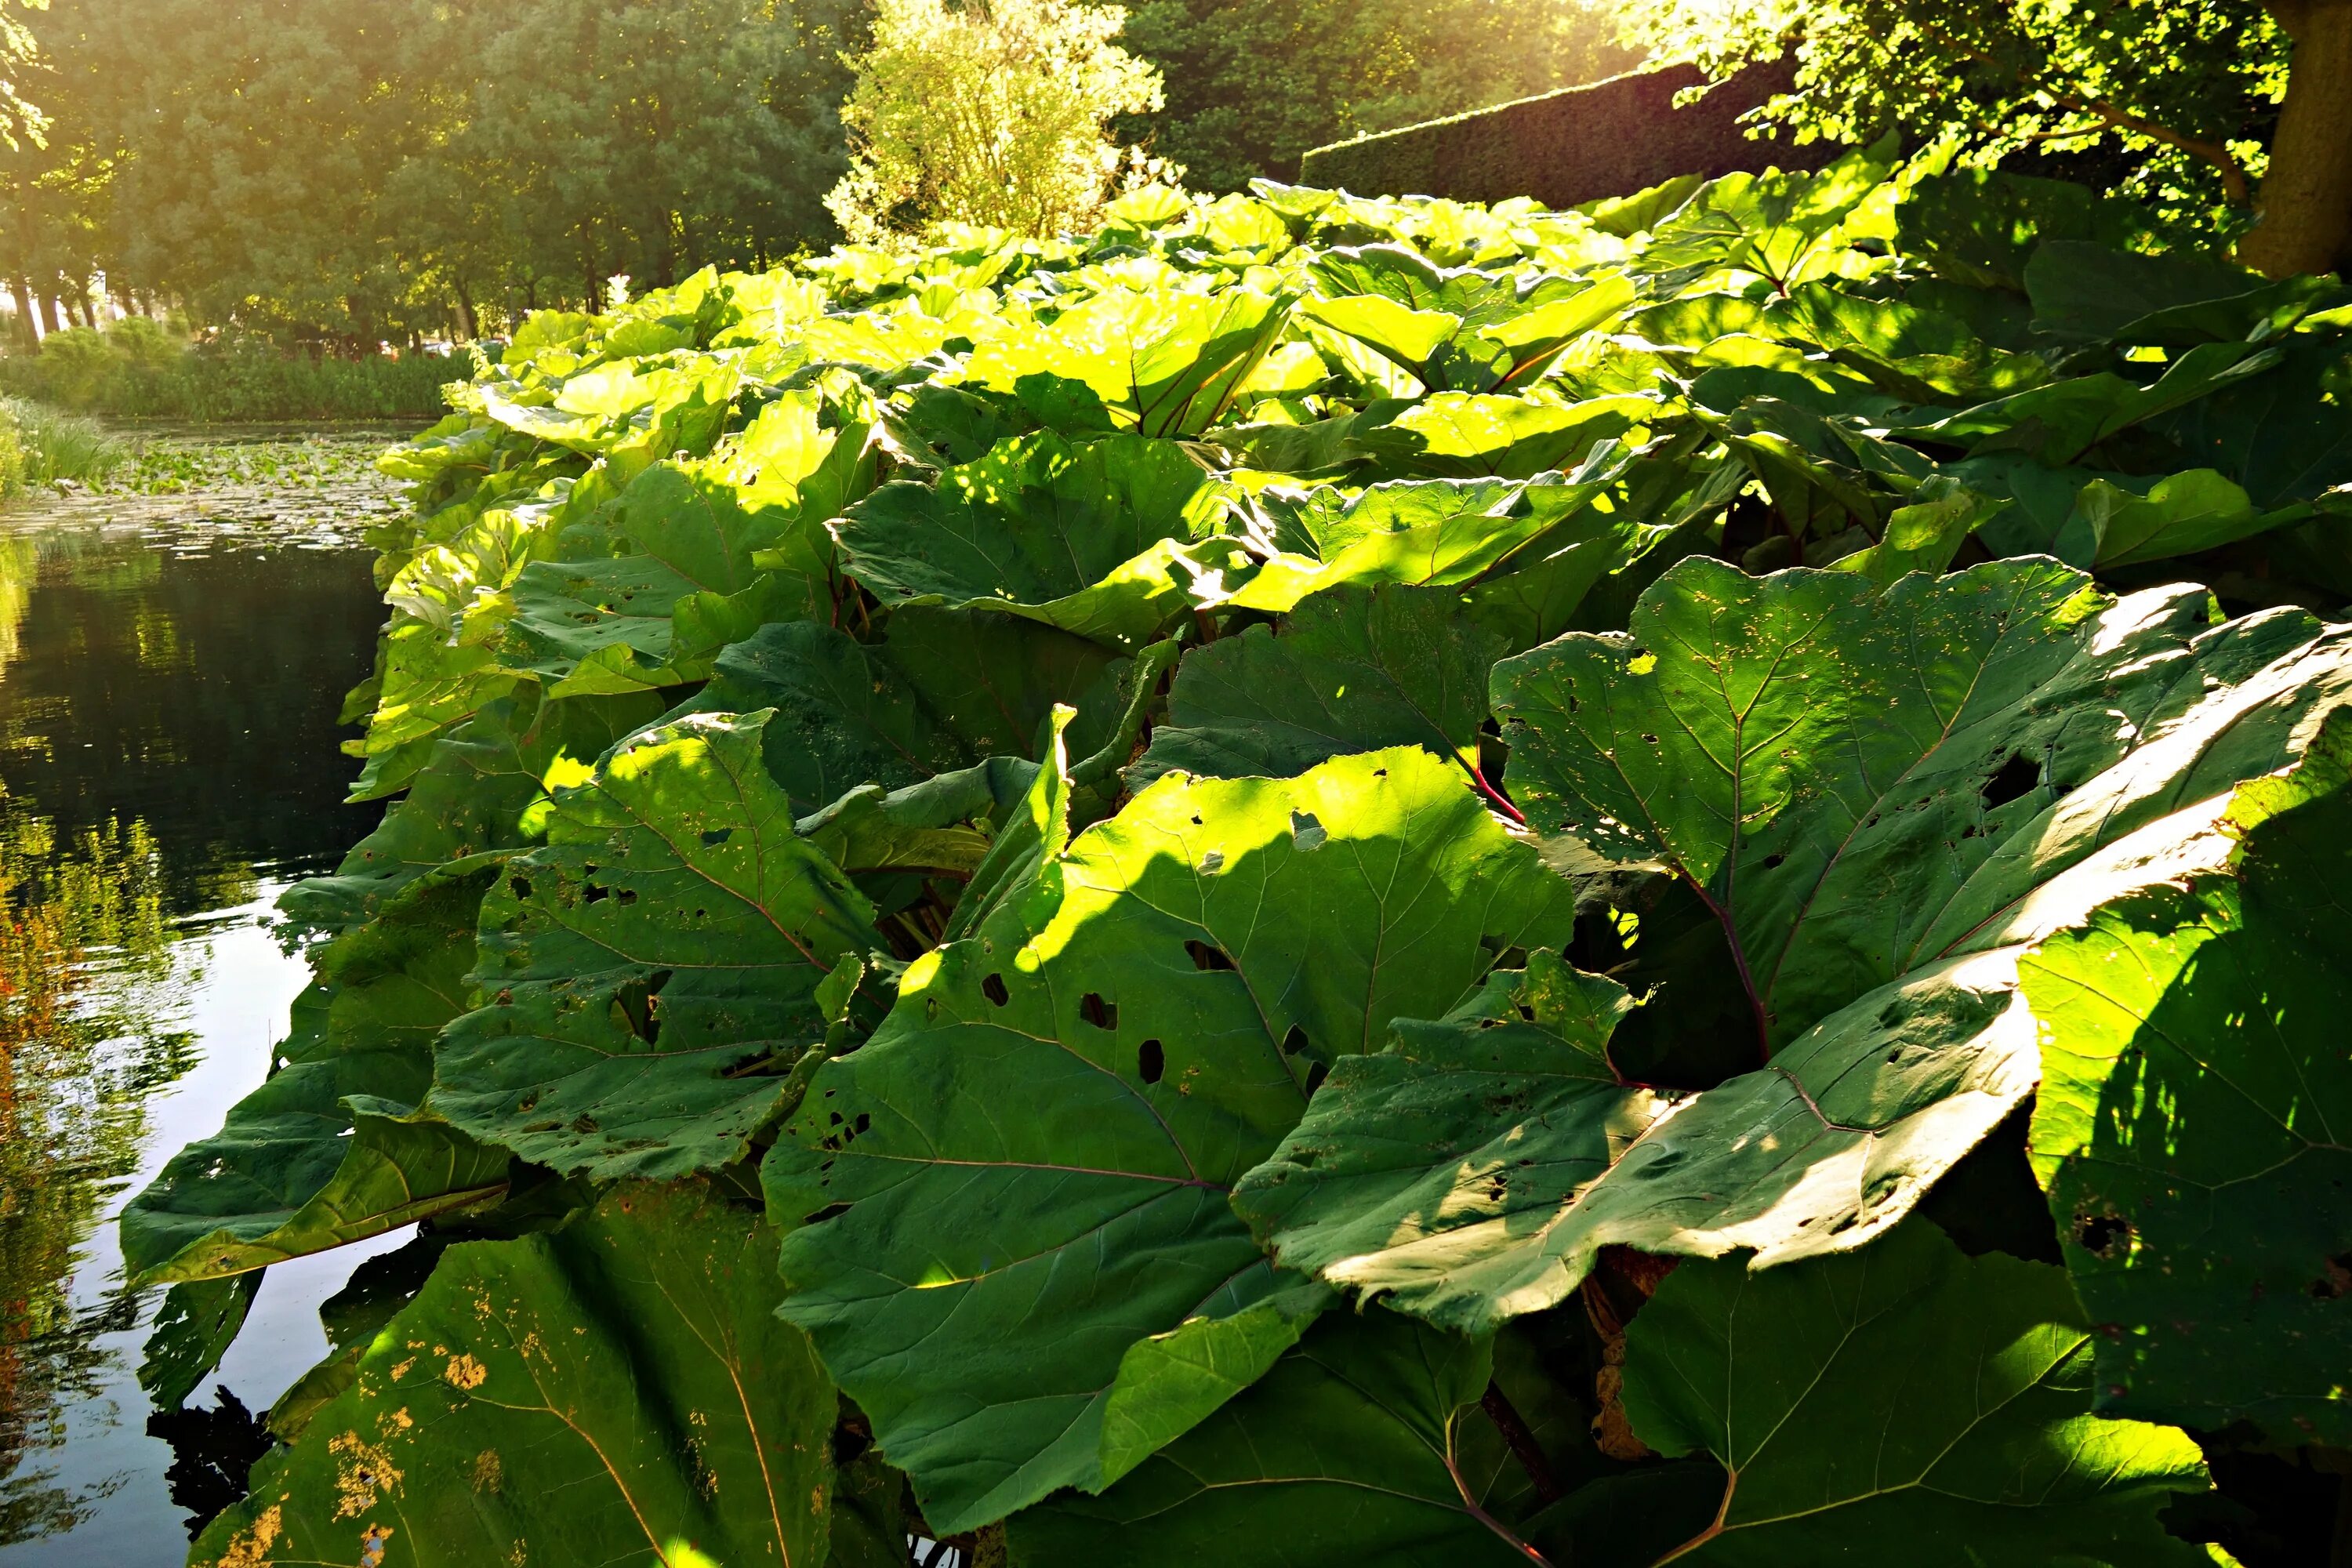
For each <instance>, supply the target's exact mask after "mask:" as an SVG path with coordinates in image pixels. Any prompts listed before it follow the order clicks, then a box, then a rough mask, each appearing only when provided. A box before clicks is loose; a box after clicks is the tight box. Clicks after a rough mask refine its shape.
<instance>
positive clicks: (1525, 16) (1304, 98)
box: [1118, 0, 1641, 191]
mask: <svg viewBox="0 0 2352 1568" xmlns="http://www.w3.org/2000/svg"><path fill="white" fill-rule="evenodd" d="M1611 31H1612V29H1611V25H1610V23H1609V21H1608V19H1607V17H1606V16H1605V14H1604V13H1603V12H1601V10H1600V9H1599V8H1597V7H1596V6H1593V5H1589V4H1587V3H1586V0H1292V3H1290V4H1285V5H1266V4H1264V3H1263V0H1141V3H1140V4H1139V5H1136V6H1135V8H1134V10H1133V12H1132V14H1131V15H1130V16H1129V19H1128V24H1127V31H1126V32H1125V33H1124V34H1123V35H1122V37H1121V42H1123V43H1124V44H1125V45H1126V46H1127V47H1129V48H1130V49H1132V50H1134V51H1135V52H1136V53H1137V54H1139V55H1141V56H1142V57H1143V58H1145V59H1148V60H1150V62H1151V63H1152V64H1153V65H1155V66H1157V67H1158V68H1160V74H1161V75H1162V76H1163V77H1164V78H1165V79H1166V80H1167V83H1168V104H1167V110H1166V112H1165V113H1163V114H1159V115H1154V116H1152V117H1150V119H1149V120H1145V119H1143V118H1141V117H1129V119H1128V120H1126V121H1122V122H1121V123H1120V125H1119V126H1118V132H1119V133H1120V134H1122V135H1125V136H1128V137H1130V138H1133V139H1136V140H1141V139H1143V138H1144V136H1145V135H1146V134H1147V133H1148V134H1149V135H1150V144H1151V149H1152V151H1153V152H1155V153H1160V154H1163V155H1165V156H1167V157H1169V158H1171V159H1173V160H1175V161H1176V162H1178V163H1182V164H1183V165H1184V166H1185V168H1186V169H1187V171H1188V174H1187V176H1186V177H1187V182H1188V183H1189V184H1192V185H1194V186H1197V187H1198V188H1200V189H1202V190H1209V191H1230V190H1239V189H1241V188H1243V187H1244V185H1246V184H1248V182H1249V181H1250V179H1251V178H1252V177H1253V176H1255V175H1261V174H1262V175H1266V176H1269V177H1271V178H1275V179H1282V180H1288V179H1292V178H1295V177H1296V176H1297V173H1298V159H1299V155H1300V154H1301V153H1305V152H1307V150H1308V149H1309V148H1312V147H1319V146H1321V145H1323V144H1324V143H1326V142H1337V141H1341V140H1344V139H1345V138H1347V137H1349V136H1356V135H1360V134H1362V133H1364V132H1373V131H1391V130H1394V129H1396V128H1397V127H1398V126H1401V125H1410V124H1412V123H1413V122H1415V121H1422V120H1431V119H1435V118H1438V117H1440V116H1443V115H1448V114H1459V113H1462V112H1464V111H1465V110H1473V109H1484V108H1487V107H1489V106H1491V105H1494V104H1497V103H1507V102H1508V101H1510V100H1512V99H1515V98H1524V97H1527V96H1528V95H1529V94H1531V93H1538V92H1544V91H1548V90H1549V89H1553V88H1558V87H1570V86H1574V85H1576V84H1577V83H1580V82H1586V81H1598V80H1600V79H1602V78H1604V77H1608V76H1612V75H1614V74H1615V73H1617V72H1619V71H1622V70H1627V69H1631V68H1633V66H1635V65H1636V64H1638V63H1639V61H1640V59H1641V56H1640V55H1639V54H1638V53H1635V52H1633V51H1631V50H1627V49H1623V48H1621V47H1617V46H1616V44H1615V43H1614V41H1613V39H1612V37H1611Z"/></svg>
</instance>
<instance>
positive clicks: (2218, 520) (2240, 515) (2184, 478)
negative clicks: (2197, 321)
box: [2051, 468, 2311, 566]
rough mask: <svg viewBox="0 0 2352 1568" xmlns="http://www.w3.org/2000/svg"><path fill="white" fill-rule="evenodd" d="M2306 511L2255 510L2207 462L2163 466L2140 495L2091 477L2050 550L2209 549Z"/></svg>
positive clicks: (2065, 554) (2091, 559)
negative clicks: (2176, 468)
mask: <svg viewBox="0 0 2352 1568" xmlns="http://www.w3.org/2000/svg"><path fill="white" fill-rule="evenodd" d="M2310 515H2311V509H2310V508H2309V507H2306V506H2291V507H2282V508H2280V509H2279V510H2276V511H2270V512H2261V511H2257V510H2254V506H2253V502H2252V500H2249V499H2248V498H2247V495H2246V492H2245V491H2244V489H2242V488H2240V487H2239V486H2237V485H2234V484H2231V482H2230V481H2229V480H2228V479H2223V478H2222V477H2221V475H2220V474H2217V473H2215V472H2214V471H2213V470H2212V469H2210V468H2191V469H2189V470H2188V471H2187V472H2185V473H2179V474H2168V475H2166V476H2165V477H2164V478H2162V479H2158V480H2157V481H2156V482H2155V483H2154V484H2152V485H2149V486H2148V487H2147V493H2146V494H2144V495H2143V494H2138V493H2136V491H2135V489H2125V488H2124V487H2123V486H2122V485H2119V484H2116V483H2114V482H2112V481H2109V480H2106V479H2093V480H2091V481H2090V482H2089V483H2088V484H2086V485H2084V487H2083V489H2082V490H2081V491H2080V492H2079V493H2078V494H2077V495H2076V496H2075V498H2074V515H2073V516H2071V517H2070V518H2068V519H2067V521H2066V525H2065V526H2064V527H2063V528H2062V529H2060V530H2059V532H2058V537H2057V539H2056V540H2055V541H2054V542H2053V545H2052V548H2051V553H2052V554H2053V555H2056V556H2057V557H2058V558H2059V559H2060V560H2062V561H2070V562H2074V563H2076V564H2079V565H2095V566H2130V565H2137V563H2141V562H2144V561H2164V560H2168V559H2170V558H2171V557H2173V556H2176V555H2190V554H2194V553H2195V552H2198V551H2200V550H2212V549H2216V548H2219V547H2220V546H2221V545H2224V544H2230V543H2234V542H2236V541H2238V540H2241V539H2250V538H2252V537H2253V536H2254V535H2255V534H2258V533H2267V532H2269V531H2271V530H2273V529H2274V528H2284V527H2287V526H2288V525H2290V524H2292V523H2297V522H2301V521H2304V520H2305V518H2307V517H2309V516H2310Z"/></svg>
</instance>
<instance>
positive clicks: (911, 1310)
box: [765, 750, 1570, 1531]
mask: <svg viewBox="0 0 2352 1568" xmlns="http://www.w3.org/2000/svg"><path fill="white" fill-rule="evenodd" d="M1039 878H1040V879H1039V884H1038V889H1037V890H1036V891H1034V892H1033V893H1031V894H1030V895H1028V896H1026V897H1024V898H1023V899H1021V900H1017V901H1014V902H1013V903H1009V904H1007V905H1006V906H1005V907H1004V908H1003V909H1002V910H999V912H998V913H997V914H995V915H994V916H992V917H991V918H990V919H989V920H988V921H986V922H985V923H984V924H982V927H981V928H980V931H979V932H978V934H976V935H975V936H973V937H971V938H970V939H968V940H966V941H963V942H956V943H954V944H952V945H950V946H949V947H946V948H944V949H941V950H940V951H939V952H937V953H935V954H933V955H930V956H929V957H926V958H925V959H923V960H921V961H920V962H919V963H917V964H916V965H915V966H914V967H913V968H912V969H910V970H909V971H908V974H907V976H906V979H905V981H904V983H903V984H902V986H901V989H900V992H899V1000H898V1006H897V1008H896V1010H895V1011H894V1012H893V1013H892V1015H891V1016H890V1018H889V1020H888V1021H887V1023H886V1024H885V1025H884V1026H883V1028H882V1029H881V1031H880V1032H879V1033H878V1034H877V1035H876V1037H874V1039H873V1040H872V1041H871V1042H870V1043H869V1044H867V1045H866V1047H864V1048H863V1049H861V1050H859V1051H857V1052H856V1053H855V1054H853V1055H850V1056H847V1057H844V1058H838V1059H836V1060H835V1061H833V1062H831V1063H828V1064H827V1065H826V1066H825V1067H824V1068H823V1069H822V1070H821V1071H819V1073H818V1074H817V1075H816V1077H815V1079H814V1081H813V1084H812V1088H811V1090H810V1095H809V1098H808V1099H807V1100H805V1102H804V1103H803V1109H802V1110H801V1111H800V1113H799V1114H798V1115H797V1116H796V1117H795V1118H794V1119H793V1121H792V1122H791V1123H789V1124H788V1125H787V1127H786V1129H785V1136H784V1137H783V1138H782V1140H781V1141H780V1142H779V1143H778V1145H777V1148H776V1150H775V1152H772V1153H771V1154H770V1155H769V1157H768V1161H767V1164H766V1167H765V1180H766V1183H767V1186H768V1194H769V1201H770V1204H771V1205H772V1207H773V1208H774V1209H775V1211H776V1212H777V1214H778V1215H779V1217H780V1218H783V1219H790V1220H797V1219H800V1218H802V1217H803V1216H808V1215H815V1216H819V1217H820V1218H821V1219H822V1223H818V1224H814V1225H811V1226H809V1227H808V1228H806V1229H803V1230H799V1231H796V1232H794V1233H793V1234H792V1236H791V1237H788V1239H787V1243H786V1249H785V1254H784V1259H783V1268H784V1274H785V1279H786V1280H787V1281H788V1282H789V1284H790V1286H791V1294H790V1297H789V1299H788V1300H787V1301H786V1304H785V1308H784V1310H785V1311H786V1313H787V1314H788V1315H789V1316H790V1317H791V1318H792V1319H793V1321H796V1322H798V1323H801V1324H803V1326H804V1327H806V1328H808V1329H809V1331H811V1332H812V1333H813V1334H814V1336H815V1337H816V1340H817V1342H818V1344H819V1345H820V1347H821V1348H822V1349H823V1350H824V1355H825V1359H826V1363H827V1364H828V1365H830V1366H832V1367H833V1368H834V1370H835V1375H836V1376H838V1377H840V1378H841V1380H842V1384H843V1387H844V1388H845V1390H846V1391H847V1392H848V1393H849V1394H850V1395H851V1397H852V1398H854V1399H856V1401H857V1403H858V1405H859V1407H860V1408H861V1409H863V1410H864V1411H865V1412H866V1415H868V1416H869V1417H870V1418H871V1419H872V1420H873V1423H874V1430H875V1436H876V1438H877V1441H878V1442H879V1443H880V1444H881V1445H882V1447H883V1450H884V1452H885V1453H886V1454H887V1456H888V1457H889V1458H890V1460H891V1462H892V1463H893V1464H896V1465H898V1467H899V1468H903V1469H905V1470H906V1471H908V1474H909V1475H910V1476H911V1477H912V1478H913V1479H914V1483H915V1487H916V1490H917V1494H918V1496H919V1497H920V1499H921V1500H922V1502H923V1508H924V1516H925V1517H926V1518H927V1519H928V1520H929V1521H930V1522H931V1524H932V1525H933V1526H934V1527H935V1528H936V1529H939V1530H942V1531H954V1530H960V1529H963V1528H967V1527H969V1526H971V1525H973V1524H976V1523H981V1522H984V1521H988V1520H991V1519H995V1518H999V1517H1002V1516H1003V1515H1004V1514H1007V1513H1010V1512H1012V1511H1013V1510H1015V1509H1018V1508H1020V1507H1022V1506H1024V1505H1025V1504H1027V1503H1030V1502H1034V1501H1035V1500H1037V1499H1039V1498H1041V1497H1044V1496H1045V1495H1046V1494H1047V1493H1049V1492H1051V1491H1053V1490H1055V1489H1056V1488H1059V1487H1064V1486H1076V1487H1078V1488H1080V1489H1085V1490H1090V1491H1091V1490H1099V1489H1101V1488H1103V1487H1104V1486H1106V1485H1108V1484H1109V1483H1110V1482H1111V1481H1113V1480H1115V1479H1118V1476H1119V1475H1120V1474H1122V1473H1124V1471H1126V1470H1127V1469H1129V1468H1132V1467H1133V1466H1134V1465H1135V1464H1136V1463H1137V1462H1139V1461H1140V1460H1141V1459H1142V1458H1144V1457H1145V1456H1146V1455H1148V1454H1150V1452H1151V1451H1152V1450H1153V1449H1154V1448H1156V1447H1160V1445H1162V1444H1164V1443H1165V1442H1167V1441H1168V1440H1170V1439H1171V1438H1173V1437H1175V1436H1178V1435H1179V1434H1181V1432H1183V1431H1184V1430H1185V1429H1186V1428H1188V1427H1189V1426H1192V1425H1193V1424H1194V1423H1195V1422H1197V1421H1198V1420H1200V1419H1201V1417H1202V1416H1203V1415H1207V1414H1208V1413H1209V1412H1210V1411H1211V1410H1213V1409H1214V1408H1215V1407H1216V1406H1217V1405H1219V1404H1221V1403H1222V1402H1223V1400H1224V1399H1225V1398H1227V1397H1229V1396H1230V1395H1231V1394H1233V1393H1234V1392H1235V1391H1236V1390H1237V1389H1239V1388H1240V1387H1243V1386H1244V1385H1246V1384H1248V1383H1250V1382H1251V1381H1253V1380H1254V1379H1255V1377H1256V1376H1257V1375H1258V1373H1261V1372H1263V1371H1264V1370H1265V1367H1266V1366H1267V1365H1268V1364H1270V1363H1271V1362H1272V1361H1273V1359H1274V1358H1275V1357H1276V1355H1278V1354H1279V1353H1280V1352H1282V1351H1283V1350H1284V1349H1285V1348H1286V1346H1287V1345H1288V1344H1290V1343H1291V1342H1293V1341H1294V1340H1296V1338H1297V1334H1298V1332H1299V1331H1300V1329H1301V1328H1303V1327H1304V1325H1305V1324H1306V1323H1307V1321H1311V1319H1312V1318H1313V1316H1314V1315H1315V1313H1316V1312H1317V1311H1318V1310H1320V1307H1321V1304H1322V1300H1323V1297H1322V1292H1321V1290H1320V1288H1319V1287H1314V1286H1311V1285H1307V1284H1306V1283H1305V1282H1303V1281H1300V1280H1298V1279H1297V1278H1296V1277H1295V1276H1289V1275H1286V1274H1283V1273H1279V1272H1277V1271H1276V1270H1275V1269H1273V1268H1269V1267H1268V1266H1267V1264H1266V1262H1265V1259H1264V1258H1262V1257H1261V1256H1260V1255H1259V1252H1258V1249H1257V1247H1256V1246H1255V1243H1253V1242H1252V1241H1251V1239H1250V1237H1249V1233H1248V1231H1247V1230H1246V1229H1245V1228H1244V1226H1242V1224H1241V1222H1240V1221H1239V1220H1238V1219H1236V1218H1235V1217H1234V1215H1233V1213H1232V1211H1231V1210H1230V1209H1229V1208H1228V1207H1227V1205H1226V1194H1227V1191H1228V1190H1229V1189H1230V1187H1231V1186H1232V1184H1233V1183H1234V1181H1235V1180H1236V1179H1237V1178H1238V1177H1239V1176H1240V1175H1241V1174H1242V1173H1244V1172H1245V1171H1246V1170H1248V1169H1249V1168H1250V1167H1251V1166H1252V1165H1254V1164H1255V1163H1257V1162H1258V1161H1259V1160H1261V1159H1263V1158H1264V1157H1265V1155H1266V1154H1267V1153H1269V1152H1272V1150H1273V1148H1274V1146H1275V1144H1276V1142H1278V1141H1279V1140H1280V1138H1281V1137H1282V1135H1283V1134H1284V1133H1285V1132H1286V1131H1288V1130H1289V1129H1290V1127H1291V1126H1292V1124H1293V1123H1295V1122H1296V1121H1297V1119H1298V1115H1299V1112H1300V1111H1301V1110H1302V1109H1303V1108H1304V1106H1305V1103H1306V1099H1307V1091H1308V1089H1309V1088H1310V1087H1311V1085H1312V1084H1313V1083H1314V1082H1315V1081H1316V1080H1317V1079H1319V1078H1320V1077H1321V1076H1322V1074H1323V1073H1324V1071H1325V1070H1327V1068H1328V1065H1329V1064H1330V1063H1331V1062H1333V1061H1336V1060H1338V1059H1339V1058H1343V1057H1345V1056H1348V1055H1349V1054H1352V1053H1354V1052H1359V1051H1362V1050H1365V1049H1369V1048H1372V1047H1376V1046H1378V1045H1379V1044H1380V1042H1381V1038H1382V1037H1383V1036H1384V1034H1385V1031H1386V1027H1387V1022H1388V1020H1389V1019H1390V1018H1391V1017H1393V1016H1399V1015H1411V1014H1412V1013H1414V1012H1417V1011H1424V1010H1433V1011H1438V1012H1442V1011H1444V1009H1445V1008H1446V1007H1449V1006H1451V1005H1453V1003H1454V1001H1455V1000H1456V999H1457V998H1459V997H1460V996H1461V995H1462V994H1463V993H1465V991H1467V990H1468V989H1470V988H1471V987H1472V986H1474V985H1475V984H1477V983H1478V981H1479V980H1480V979H1481V978H1482V977H1483V975H1484V974H1485V973H1486V969H1487V968H1488V967H1489V966H1490V965H1491V963H1492V962H1493V956H1494V954H1495V953H1496V952H1502V951H1505V950H1507V949H1509V948H1512V947H1516V946H1522V945H1526V946H1552V945H1557V944H1558V943H1559V942H1561V941H1563V940H1565V937H1566V935H1567V929H1568V921H1569V918H1570V905H1569V889H1568V888H1567V886H1566V884H1565V883H1562V882H1560V881H1559V879H1556V878H1554V877H1553V876H1552V875H1551V874H1550V873H1549V871H1547V870H1545V869H1544V868H1543V867H1542V866H1541V865H1540V863H1539V862H1538V859H1537V858H1536V855H1535V852H1534V850H1533V848H1532V847H1529V846H1527V845H1524V844H1519V843H1515V842H1513V841H1512V840H1511V839H1510V838H1509V837H1507V835H1506V834H1505V833H1504V832H1503V830H1502V829H1501V828H1500V827H1499V826H1497V825H1496V822H1495V820H1494V819H1493V818H1492V817H1491V816H1488V815H1487V813H1486V810H1485V808H1484V807H1483V806H1482V805H1480V804H1479V801H1478V797H1477V796H1476V795H1475V794H1473V793H1472V791H1471V789H1470V786H1469V784H1468V783H1467V781H1466V780H1465V779H1464V778H1463V777H1462V774H1461V773H1460V770H1459V769H1457V768H1455V767H1454V766H1453V765H1452V764H1449V763H1444V762H1440V761H1439V760H1437V759H1436V758H1434V757H1433V756H1430V755H1429V754H1428V753H1427V752H1420V751H1407V750H1399V751H1388V752H1373V753H1371V754H1370V755H1367V756H1361V757H1354V758H1349V759H1347V760H1344V761H1339V762H1334V763H1327V764H1325V765H1324V766H1322V767H1319V768H1317V769H1315V770H1313V771H1312V772H1310V773H1307V774H1305V775H1304V776H1303V777H1300V778H1297V779H1295V780H1290V781H1285V782H1275V781H1267V780H1257V779H1236V780H1223V781H1206V780H1204V781H1186V780H1183V779H1180V778H1175V777H1170V778H1165V779H1162V780H1161V781H1160V783H1159V784H1155V785H1154V786H1153V787H1152V788H1150V790H1148V791H1147V792H1145V793H1144V794H1143V795H1141V796H1139V797H1138V798H1137V799H1136V800H1135V801H1134V802H1133V803H1132V804H1131V805H1129V806H1128V808H1127V809H1126V810H1125V811H1123V812H1121V813H1120V814H1119V816H1118V817H1117V818H1116V819H1115V820H1113V821H1112V822H1109V823H1107V824H1104V825H1102V826H1097V827H1095V828H1092V829H1089V830H1088V831H1087V833H1085V834H1083V835H1081V836H1079V837H1077V838H1076V840H1075V841H1074V842H1073V843H1072V845H1071V846H1070V847H1069V849H1068V851H1067V852H1066V854H1064V855H1063V856H1061V857H1060V858H1058V859H1056V860H1054V861H1050V862H1048V863H1046V865H1045V867H1044V868H1043V869H1042V870H1041V872H1040V873H1039ZM1432 1003H1433V1004H1435V1006H1434V1007H1433V1008H1432V1007H1430V1004H1432Z"/></svg>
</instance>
